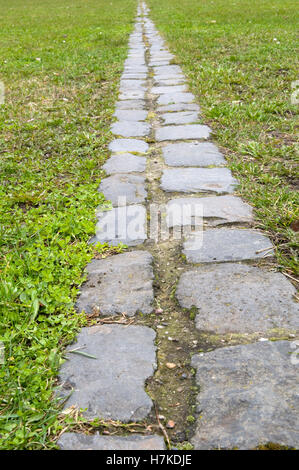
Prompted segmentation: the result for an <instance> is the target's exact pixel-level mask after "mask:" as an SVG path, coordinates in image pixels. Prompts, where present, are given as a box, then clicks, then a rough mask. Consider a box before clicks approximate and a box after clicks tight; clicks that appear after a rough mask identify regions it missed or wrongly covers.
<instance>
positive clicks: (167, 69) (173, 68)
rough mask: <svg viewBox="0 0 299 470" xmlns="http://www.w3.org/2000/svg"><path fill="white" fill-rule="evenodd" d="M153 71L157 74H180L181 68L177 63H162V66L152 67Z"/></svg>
mask: <svg viewBox="0 0 299 470" xmlns="http://www.w3.org/2000/svg"><path fill="white" fill-rule="evenodd" d="M154 73H155V74H159V75H171V74H174V73H177V74H180V73H182V69H181V67H179V66H178V65H165V66H164V65H163V66H162V67H154Z"/></svg>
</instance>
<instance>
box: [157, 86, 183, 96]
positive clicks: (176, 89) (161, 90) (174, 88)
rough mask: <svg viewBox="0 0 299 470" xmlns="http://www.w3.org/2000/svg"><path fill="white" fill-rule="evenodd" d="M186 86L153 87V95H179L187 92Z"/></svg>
mask: <svg viewBox="0 0 299 470" xmlns="http://www.w3.org/2000/svg"><path fill="white" fill-rule="evenodd" d="M186 89H187V87H186V85H173V86H167V85H165V86H153V87H152V89H151V93H152V94H153V95H163V94H164V93H168V94H169V93H178V92H182V91H186Z"/></svg>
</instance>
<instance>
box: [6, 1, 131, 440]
mask: <svg viewBox="0 0 299 470" xmlns="http://www.w3.org/2000/svg"><path fill="white" fill-rule="evenodd" d="M0 11H1V15H0V70H1V73H0V80H2V81H3V82H4V84H5V88H6V94H5V104H4V105H0V129H1V131H0V180H1V187H0V192H1V193H0V206H1V209H0V218H1V222H0V225H1V230H0V245H1V260H0V277H1V284H0V340H2V341H3V342H4V345H5V364H4V365H3V366H0V436H1V438H0V447H1V449H40V448H51V447H53V446H54V442H53V437H54V436H55V434H56V433H57V432H59V430H60V429H61V428H62V427H63V426H64V423H63V418H62V417H61V416H59V409H58V408H57V404H56V403H55V400H53V388H54V385H55V377H56V376H57V371H58V368H59V365H60V364H61V360H62V353H63V348H64V346H65V345H66V344H67V343H68V342H70V341H71V340H72V339H73V338H74V335H75V333H76V331H77V330H78V328H79V327H80V325H82V324H83V323H84V318H83V317H82V316H80V315H78V314H76V313H75V311H74V300H75V298H76V294H77V292H78V286H79V285H80V284H81V283H82V280H83V271H84V268H85V266H86V264H87V263H88V261H89V260H90V259H91V258H92V256H93V254H94V251H95V250H94V248H91V247H90V246H89V245H88V239H89V238H90V236H91V235H92V234H93V233H94V228H95V208H96V207H97V206H99V205H104V198H103V195H101V194H99V193H98V192H97V187H98V184H99V181H100V178H101V176H102V172H101V165H102V164H103V162H104V161H105V159H106V157H107V155H108V152H107V144H108V142H109V140H110V139H111V135H110V133H109V127H110V123H111V118H112V114H113V112H114V103H115V100H116V96H117V87H118V82H119V77H120V73H121V70H122V68H123V62H124V60H125V57H126V55H127V41H128V36H129V33H130V32H131V30H132V27H133V24H134V17H135V12H136V2H135V0H126V2H124V1H122V0H110V1H109V2H105V1H104V0H64V1H63V2H62V1H60V0H26V2H24V1H21V0H11V1H10V2H9V3H7V1H5V0H0ZM98 250H100V252H102V253H105V251H106V250H107V247H106V246H99V247H98Z"/></svg>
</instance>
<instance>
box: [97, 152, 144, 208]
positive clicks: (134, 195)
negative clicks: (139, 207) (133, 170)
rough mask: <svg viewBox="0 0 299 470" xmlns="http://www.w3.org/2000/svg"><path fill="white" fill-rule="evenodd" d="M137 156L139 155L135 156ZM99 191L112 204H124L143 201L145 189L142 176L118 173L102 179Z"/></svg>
mask: <svg viewBox="0 0 299 470" xmlns="http://www.w3.org/2000/svg"><path fill="white" fill-rule="evenodd" d="M136 158H139V157H136ZM98 190H99V192H101V193H103V194H104V196H105V198H106V199H107V200H109V201H111V202H112V205H113V206H124V205H128V204H136V203H138V202H144V201H145V199H146V194H147V193H146V190H145V187H144V178H143V177H142V176H137V175H130V174H128V175H127V174H120V175H112V176H109V177H108V178H105V179H103V180H102V182H101V184H100V186H99V189H98Z"/></svg>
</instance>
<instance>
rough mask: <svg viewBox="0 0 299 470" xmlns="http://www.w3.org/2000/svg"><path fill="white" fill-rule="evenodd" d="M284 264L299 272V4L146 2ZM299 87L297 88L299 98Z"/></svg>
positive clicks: (288, 0)
mask: <svg viewBox="0 0 299 470" xmlns="http://www.w3.org/2000/svg"><path fill="white" fill-rule="evenodd" d="M147 3H148V5H149V7H150V8H151V13H150V16H151V18H152V19H153V20H154V22H155V24H156V26H157V27H158V29H159V31H160V32H161V33H162V35H163V36H164V38H165V39H166V41H167V43H168V46H169V48H170V50H171V51H172V52H174V53H175V54H176V57H177V60H178V63H180V64H181V65H182V67H183V70H184V72H185V74H186V75H187V77H188V82H189V84H190V87H191V91H192V92H193V93H194V94H195V95H196V97H197V98H198V102H199V104H200V105H201V109H202V118H203V122H204V123H208V124H209V125H210V126H211V128H212V129H213V131H214V136H213V139H214V141H215V143H216V144H218V145H219V146H220V148H221V149H222V151H223V153H224V154H225V157H226V159H227V160H228V162H229V165H230V167H231V169H232V171H233V173H234V175H235V176H236V177H237V178H238V179H239V182H240V187H239V192H240V194H241V196H242V197H243V198H244V199H245V200H247V201H248V202H249V203H250V204H252V205H253V206H254V208H255V217H256V221H257V223H256V227H258V228H261V229H263V230H264V231H266V232H268V234H269V236H270V238H271V239H272V241H273V242H274V244H275V246H276V253H277V259H278V268H279V269H280V270H281V271H283V272H284V273H286V274H288V275H290V276H292V277H295V276H296V275H298V274H299V266H298V247H299V246H298V232H296V230H297V231H298V230H299V204H298V203H299V196H298V182H299V175H298V162H299V159H298V147H296V124H297V125H298V104H296V103H293V104H292V102H291V96H292V94H293V95H294V98H295V97H296V96H295V95H296V89H295V88H294V87H296V86H297V87H298V88H299V82H297V85H296V84H295V83H293V82H294V81H296V80H298V61H297V60H296V59H297V55H296V44H297V25H298V8H297V6H298V5H297V3H296V2H295V1H292V0H263V1H259V0H213V1H211V0H192V1H190V0H180V1H175V0H173V1H170V0H148V2H147ZM298 96H299V93H297V98H298ZM297 144H298V141H297Z"/></svg>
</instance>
